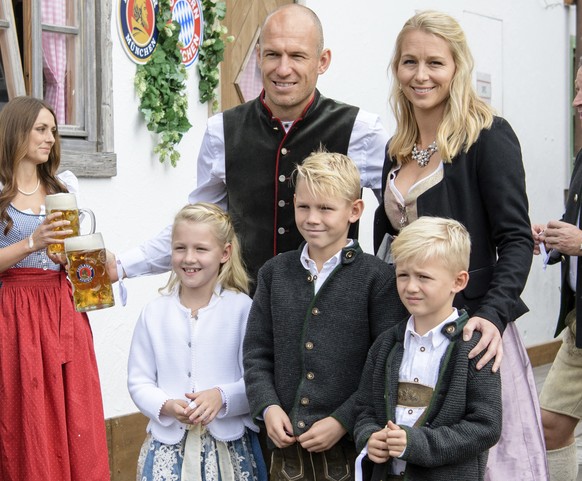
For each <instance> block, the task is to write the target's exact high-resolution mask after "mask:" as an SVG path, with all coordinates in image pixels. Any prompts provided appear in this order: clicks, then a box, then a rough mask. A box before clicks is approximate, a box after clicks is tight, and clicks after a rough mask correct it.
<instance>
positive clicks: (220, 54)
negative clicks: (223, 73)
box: [198, 0, 234, 112]
mask: <svg viewBox="0 0 582 481" xmlns="http://www.w3.org/2000/svg"><path fill="white" fill-rule="evenodd" d="M201 3H202V12H203V15H204V41H203V42H202V45H201V46H200V52H199V54H198V55H199V57H198V74H199V75H200V83H199V84H198V90H199V92H198V94H199V95H198V98H199V99H200V102H201V103H204V102H210V105H211V110H212V112H216V111H217V110H218V101H217V99H216V96H217V95H216V88H217V87H218V82H219V80H220V70H219V69H218V65H219V64H220V62H222V61H223V60H224V48H225V42H232V41H233V40H234V37H233V36H229V37H226V38H224V40H223V37H224V35H226V33H227V32H228V29H227V28H226V26H225V25H222V23H221V22H222V20H224V16H225V15H226V3H225V2H223V1H221V0H201Z"/></svg>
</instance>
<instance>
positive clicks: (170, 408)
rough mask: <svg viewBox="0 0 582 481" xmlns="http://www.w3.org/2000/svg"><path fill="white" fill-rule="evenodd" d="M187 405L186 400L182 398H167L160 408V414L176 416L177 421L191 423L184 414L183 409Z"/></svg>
mask: <svg viewBox="0 0 582 481" xmlns="http://www.w3.org/2000/svg"><path fill="white" fill-rule="evenodd" d="M187 407H188V401H184V400H183V399H168V400H167V401H166V402H165V403H164V405H163V406H162V409H161V410H160V414H164V415H166V416H170V417H173V418H176V419H177V420H178V421H180V422H181V423H184V424H192V422H191V421H190V420H189V419H188V416H186V415H185V414H184V410H185V409H186V408H187Z"/></svg>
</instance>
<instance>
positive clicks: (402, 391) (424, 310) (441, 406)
mask: <svg viewBox="0 0 582 481" xmlns="http://www.w3.org/2000/svg"><path fill="white" fill-rule="evenodd" d="M470 244H471V243H470V238H469V234H468V232H467V231H466V229H465V228H464V227H463V226H462V225H461V224H460V223H459V222H457V221H455V220H451V219H442V218H438V217H421V218H419V219H418V220H416V221H415V222H412V223H411V224H410V225H409V226H407V227H405V228H404V229H402V230H401V231H400V234H399V235H398V237H397V238H396V239H395V241H394V242H393V243H392V255H393V258H394V263H395V266H396V283H397V288H398V294H399V296H400V299H401V300H402V302H403V303H404V306H405V307H406V308H407V309H408V312H409V313H410V314H411V315H410V317H409V319H408V321H407V322H405V323H400V324H398V325H397V326H395V327H393V328H391V329H389V330H388V331H387V332H385V333H384V334H382V335H381V336H380V337H379V338H378V339H377V340H376V342H375V343H374V345H373V346H372V348H371V349H370V353H369V355H368V359H367V361H366V367H365V369H364V373H363V375H362V380H361V383H360V387H359V390H358V393H357V399H356V412H357V420H356V425H355V428H354V436H355V439H356V446H357V449H358V451H360V452H361V454H360V457H359V460H358V463H357V466H358V467H359V466H360V460H361V467H362V472H361V475H362V478H363V479H367V480H370V479H371V480H396V479H411V480H414V481H423V480H427V481H428V480H430V481H440V480H443V481H451V480H460V479H462V480H465V481H473V480H475V481H477V480H482V479H484V474H485V465H486V462H487V453H488V449H489V448H490V447H491V446H493V445H494V444H495V443H496V442H497V441H498V439H499V437H500V434H501V379H500V376H499V372H497V373H493V372H492V370H491V366H492V364H493V363H492V361H490V363H489V367H488V368H484V369H481V370H477V368H476V365H477V362H478V361H479V358H480V356H478V357H477V358H474V359H468V353H469V352H470V351H471V349H472V348H473V347H475V345H476V344H477V342H478V341H479V338H480V333H478V332H477V331H475V333H474V335H473V338H472V339H471V340H470V341H467V342H465V341H463V339H462V331H463V326H464V325H465V323H466V322H467V320H468V315H467V313H465V312H464V311H460V312H457V310H456V309H455V308H454V307H453V298H454V297H455V294H457V293H458V292H459V291H461V290H462V289H464V288H465V286H466V285H467V281H468V279H469V274H468V272H467V270H468V266H469V254H470Z"/></svg>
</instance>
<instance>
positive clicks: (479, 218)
mask: <svg viewBox="0 0 582 481" xmlns="http://www.w3.org/2000/svg"><path fill="white" fill-rule="evenodd" d="M393 165H394V163H393V161H392V159H388V158H387V159H386V161H385V162H384V170H383V173H382V197H384V193H385V190H386V180H387V175H388V172H389V171H390V169H391V168H392V166H393ZM417 209H418V215H419V217H420V216H423V215H428V216H439V217H448V218H452V219H455V220H457V221H459V222H461V223H462V224H463V225H464V226H465V227H466V228H467V230H468V231H469V234H470V235H471V261H470V266H469V274H470V277H469V284H468V285H467V287H466V288H465V290H464V291H463V292H461V293H459V294H458V295H457V296H456V298H455V302H454V305H455V307H457V308H465V309H467V310H468V311H469V314H470V315H471V316H479V317H483V318H484V319H487V320H489V321H491V322H492V323H493V324H495V325H496V326H497V328H498V329H499V331H500V332H501V333H503V331H504V329H505V326H506V325H507V323H508V322H511V321H514V320H515V319H517V318H518V317H519V316H521V315H523V314H525V313H526V312H527V311H528V308H527V306H526V305H525V304H524V302H523V301H522V300H521V299H520V297H519V296H520V295H521V292H522V291H523V288H524V286H525V283H526V280H527V276H528V274H529V269H530V266H531V261H532V256H533V239H532V235H531V225H530V221H529V215H528V200H527V195H526V192H525V171H524V168H523V162H522V159H521V149H520V146H519V141H518V140H517V137H516V135H515V133H514V132H513V129H512V128H511V126H510V125H509V123H508V122H507V121H506V120H504V119H502V118H501V117H495V118H494V120H493V125H492V126H491V128H490V129H487V130H483V131H482V132H481V133H480V135H479V138H478V139H477V141H476V142H475V143H474V144H473V145H472V146H471V147H470V148H469V151H468V152H464V151H463V152H461V153H460V154H459V155H457V156H456V157H455V158H454V159H453V161H452V163H445V164H444V176H443V180H442V181H441V182H439V183H438V184H437V185H435V186H433V187H431V188H430V189H429V190H428V191H426V192H424V193H423V194H422V195H420V196H419V197H418V200H417ZM386 232H389V233H391V234H396V233H397V232H396V231H395V229H393V228H392V226H391V225H390V222H389V221H388V218H387V216H386V211H385V209H384V202H382V203H381V204H380V206H379V207H378V209H377V210H376V214H375V217H374V244H375V248H376V249H378V247H379V245H380V242H381V241H382V238H383V237H384V234H385V233H386Z"/></svg>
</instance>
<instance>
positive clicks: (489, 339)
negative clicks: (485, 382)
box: [463, 316, 503, 372]
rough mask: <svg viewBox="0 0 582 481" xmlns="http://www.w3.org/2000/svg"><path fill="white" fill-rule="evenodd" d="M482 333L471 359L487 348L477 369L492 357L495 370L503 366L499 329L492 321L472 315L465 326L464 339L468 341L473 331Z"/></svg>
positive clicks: (471, 353)
mask: <svg viewBox="0 0 582 481" xmlns="http://www.w3.org/2000/svg"><path fill="white" fill-rule="evenodd" d="M475 329H476V330H477V331H479V332H480V333H481V339H480V340H479V342H478V343H477V345H476V346H475V347H474V348H473V350H472V351H471V352H470V353H469V359H473V358H474V357H475V356H477V355H478V354H479V353H480V352H482V351H485V350H487V352H485V354H483V357H482V358H481V359H479V362H478V363H477V369H481V368H482V367H483V366H485V364H487V363H488V362H489V361H490V360H491V359H493V358H495V362H494V363H493V368H492V369H491V370H492V371H493V372H497V371H498V370H499V366H501V359H502V358H503V343H502V339H501V333H500V332H499V329H497V327H496V326H495V324H493V323H492V322H491V321H488V320H487V319H483V318H482V317H477V316H475V317H472V318H471V319H469V321H468V322H467V324H466V325H465V328H464V329H463V340H465V341H468V340H469V339H471V337H472V336H473V331H475Z"/></svg>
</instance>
